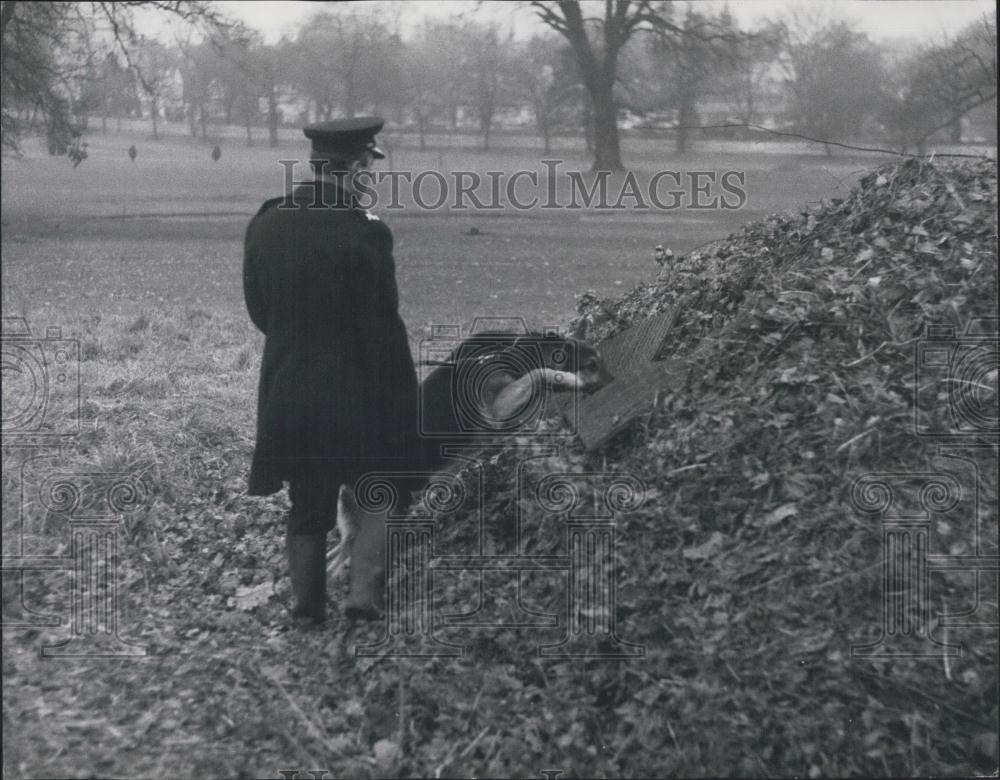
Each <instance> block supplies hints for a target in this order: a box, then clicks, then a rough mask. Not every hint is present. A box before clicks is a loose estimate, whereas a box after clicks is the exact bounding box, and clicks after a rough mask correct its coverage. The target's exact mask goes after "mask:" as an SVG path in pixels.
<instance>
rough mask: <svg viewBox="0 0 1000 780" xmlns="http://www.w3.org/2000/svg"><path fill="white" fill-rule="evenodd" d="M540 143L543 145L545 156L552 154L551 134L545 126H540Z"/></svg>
mask: <svg viewBox="0 0 1000 780" xmlns="http://www.w3.org/2000/svg"><path fill="white" fill-rule="evenodd" d="M542 141H543V142H544V143H545V154H546V155H549V154H551V153H552V133H551V132H550V131H549V126H548V125H547V124H544V125H542Z"/></svg>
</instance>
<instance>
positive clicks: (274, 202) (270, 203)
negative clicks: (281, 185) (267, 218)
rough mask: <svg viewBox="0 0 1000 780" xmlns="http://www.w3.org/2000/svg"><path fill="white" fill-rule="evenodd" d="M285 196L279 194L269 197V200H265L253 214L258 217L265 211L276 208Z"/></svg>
mask: <svg viewBox="0 0 1000 780" xmlns="http://www.w3.org/2000/svg"><path fill="white" fill-rule="evenodd" d="M287 197H288V196H287V195H280V196H278V197H277V198H271V199H270V200H265V201H264V203H263V204H262V205H261V207H260V208H259V209H258V210H257V213H256V214H255V215H254V216H257V217H259V216H260V215H261V214H263V213H264V212H265V211H269V210H271V209H273V208H277V206H278V204H279V203H281V202H283V201H284V200H285V199H286V198H287Z"/></svg>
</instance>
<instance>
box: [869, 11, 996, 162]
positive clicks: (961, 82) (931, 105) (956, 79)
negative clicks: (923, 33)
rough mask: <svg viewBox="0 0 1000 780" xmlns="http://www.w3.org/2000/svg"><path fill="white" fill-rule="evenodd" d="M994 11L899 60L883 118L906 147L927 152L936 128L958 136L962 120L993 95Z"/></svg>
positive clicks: (991, 100) (955, 140)
mask: <svg viewBox="0 0 1000 780" xmlns="http://www.w3.org/2000/svg"><path fill="white" fill-rule="evenodd" d="M996 52H997V28H996V14H993V16H992V17H989V16H983V18H982V19H980V20H979V21H978V22H976V23H973V24H971V25H969V26H968V27H966V28H965V29H964V30H962V32H960V33H959V35H958V36H956V38H955V39H954V40H952V41H945V42H943V43H940V44H935V45H932V46H928V47H925V48H924V49H922V50H920V51H917V52H915V53H914V55H913V56H912V57H910V58H909V59H908V60H907V61H906V62H904V63H903V64H902V66H901V68H900V69H899V72H898V73H897V74H895V75H896V81H895V89H894V91H893V94H892V95H890V96H889V98H888V99H887V100H886V102H885V106H884V110H883V112H882V118H883V121H884V123H885V125H886V127H887V129H888V130H889V131H890V132H891V133H892V134H893V136H894V137H895V140H896V141H897V143H899V145H900V146H901V148H902V149H903V150H904V151H905V150H906V149H908V148H910V147H915V148H916V149H917V152H918V153H920V154H923V153H924V152H925V151H926V146H927V141H928V139H930V138H931V137H932V136H933V135H934V134H935V133H938V132H940V131H942V130H947V131H948V138H949V141H950V142H951V143H960V142H961V141H962V119H963V117H965V116H966V115H967V114H968V113H969V112H970V111H973V110H974V109H976V108H979V107H980V106H984V105H987V104H990V103H993V104H994V105H995V103H996V97H997V54H996Z"/></svg>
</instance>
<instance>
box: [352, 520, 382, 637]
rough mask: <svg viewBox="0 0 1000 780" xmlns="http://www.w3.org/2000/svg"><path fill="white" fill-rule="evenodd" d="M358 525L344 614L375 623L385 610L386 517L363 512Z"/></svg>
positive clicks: (354, 618)
mask: <svg viewBox="0 0 1000 780" xmlns="http://www.w3.org/2000/svg"><path fill="white" fill-rule="evenodd" d="M357 522H358V526H359V527H358V529H357V535H356V536H355V537H354V544H353V546H352V548H351V586H350V592H349V593H348V595H347V603H346V604H345V605H344V614H345V615H346V616H347V617H348V618H349V619H351V620H359V619H360V620H374V619H375V618H378V617H379V616H380V615H381V613H382V610H383V609H385V515H384V514H373V513H371V512H365V511H364V510H359V511H358V514H357Z"/></svg>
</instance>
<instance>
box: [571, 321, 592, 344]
mask: <svg viewBox="0 0 1000 780" xmlns="http://www.w3.org/2000/svg"><path fill="white" fill-rule="evenodd" d="M589 330H590V318H589V317H581V318H580V319H578V320H577V321H576V325H574V326H573V330H572V331H571V332H570V334H569V335H570V338H574V339H577V340H578V341H586V340H587V331H589Z"/></svg>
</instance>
